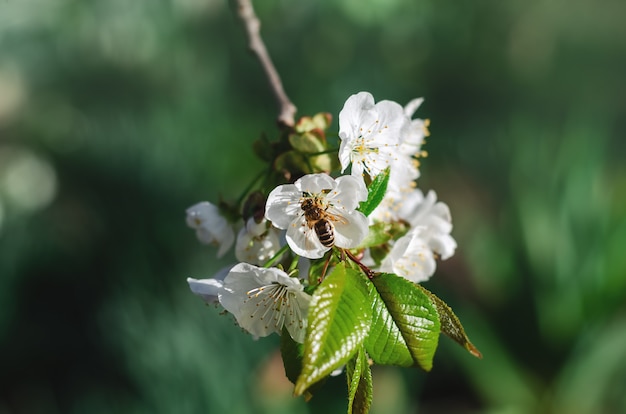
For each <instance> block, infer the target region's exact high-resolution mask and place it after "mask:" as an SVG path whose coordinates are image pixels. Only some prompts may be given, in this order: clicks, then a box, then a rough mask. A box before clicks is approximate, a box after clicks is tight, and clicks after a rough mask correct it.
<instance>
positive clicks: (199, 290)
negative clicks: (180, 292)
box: [187, 265, 233, 304]
mask: <svg viewBox="0 0 626 414" xmlns="http://www.w3.org/2000/svg"><path fill="white" fill-rule="evenodd" d="M232 267H233V266H232V265H230V266H226V267H224V268H222V269H220V271H218V272H217V273H216V274H215V276H213V278H211V279H194V278H191V277H188V278H187V283H188V284H189V289H191V292H192V293H194V294H196V295H198V296H200V297H201V298H202V299H204V301H205V302H206V303H214V304H217V303H218V302H219V299H218V296H219V294H220V293H221V291H222V290H223V289H224V278H225V277H226V275H227V274H228V272H229V271H230V269H231V268H232Z"/></svg>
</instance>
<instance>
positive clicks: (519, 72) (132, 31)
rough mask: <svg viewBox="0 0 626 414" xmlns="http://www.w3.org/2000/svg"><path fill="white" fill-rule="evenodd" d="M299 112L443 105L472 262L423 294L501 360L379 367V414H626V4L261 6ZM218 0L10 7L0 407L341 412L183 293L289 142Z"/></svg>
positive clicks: (459, 264)
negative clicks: (263, 155) (224, 215)
mask: <svg viewBox="0 0 626 414" xmlns="http://www.w3.org/2000/svg"><path fill="white" fill-rule="evenodd" d="M256 8H257V11H258V14H259V16H260V17H261V19H262V21H263V35H264V38H265V41H266V43H267V45H268V48H269V50H270V53H271V54H272V56H273V58H274V60H275V63H276V65H277V67H278V70H279V71H280V73H281V75H282V77H283V80H284V83H285V87H286V90H287V93H288V94H289V96H290V97H291V98H292V100H293V101H294V103H295V104H296V105H297V106H298V108H299V114H301V115H311V114H314V113H316V112H320V111H328V112H332V113H333V114H334V115H335V124H334V127H333V129H334V130H335V131H336V116H337V114H338V112H339V110H340V109H341V106H342V105H343V102H344V100H345V99H346V98H347V97H348V96H349V95H350V94H352V93H355V92H358V91H361V90H366V91H369V92H372V93H373V95H374V96H375V97H376V99H392V100H395V101H398V102H400V103H406V102H408V101H409V100H410V99H412V98H414V97H417V96H424V97H425V98H426V101H425V103H424V105H423V106H422V108H420V110H419V112H418V113H417V115H418V116H419V117H423V118H430V119H431V121H432V124H431V128H430V129H431V133H432V135H431V137H430V138H429V139H428V141H427V146H426V149H427V150H428V152H429V153H430V155H429V157H428V158H426V159H425V160H424V161H423V163H422V177H421V178H420V180H419V183H418V184H419V186H420V187H421V188H422V189H424V190H428V189H431V188H432V189H434V190H436V191H437V193H438V195H439V198H440V199H441V200H443V201H445V202H446V203H448V205H449V206H450V208H451V211H452V215H453V222H454V225H455V228H454V230H453V235H454V237H455V238H456V239H457V241H458V244H459V248H458V250H457V253H456V255H455V256H454V257H453V258H452V259H450V260H448V261H446V262H442V263H440V266H439V268H438V271H437V273H436V275H435V277H433V279H431V281H429V282H427V283H426V284H425V285H426V287H427V288H429V289H430V290H432V291H434V292H435V293H437V294H438V295H439V296H440V297H442V298H443V299H444V300H446V301H447V302H448V303H449V304H450V305H452V307H453V308H454V309H455V311H456V312H457V314H458V315H459V316H460V317H461V320H462V321H463V322H464V324H465V327H466V330H467V332H468V334H469V335H470V338H471V339H472V341H473V342H474V344H476V346H478V348H479V349H480V350H481V351H482V352H483V354H484V359H483V360H477V359H475V358H473V357H472V356H470V355H469V354H467V353H466V352H465V351H464V350H463V349H461V348H460V347H458V346H457V345H456V344H454V343H453V342H452V341H450V340H448V339H447V338H442V340H441V346H440V348H439V350H438V352H437V355H436V357H435V366H434V368H433V371H432V372H430V373H428V374H426V373H424V372H421V371H418V370H406V369H400V368H389V367H374V407H373V409H372V413H379V414H380V413H417V412H419V413H618V412H626V393H625V392H624V390H626V252H625V249H626V221H625V219H624V218H625V217H626V163H624V161H623V158H624V155H625V154H626V153H625V150H626V145H624V142H623V140H624V138H626V136H625V132H626V78H625V76H626V25H624V24H623V20H624V16H626V2H624V1H620V0H599V1H597V0H568V1H565V0H556V1H548V0H530V1H520V0H517V1H507V2H503V1H496V0H477V1H471V2H470V1H458V0H438V1H435V0H421V1H413V0H338V1H329V0H328V1H302V0H301V1H286V0H263V1H257V4H256ZM275 116H276V111H275V107H274V101H273V98H272V96H271V93H270V91H269V88H268V86H267V83H266V80H265V78H264V76H263V75H262V72H261V71H260V68H259V65H258V63H257V62H256V60H254V59H253V58H252V57H251V55H249V54H248V53H247V50H246V47H245V41H244V36H243V30H242V27H241V26H240V25H239V22H238V21H237V20H236V19H235V18H234V17H233V13H232V10H230V7H229V5H228V3H227V2H226V1H224V0H219V1H218V0H141V1H139V0H136V1H132V2H131V1H122V0H83V1H78V0H1V1H0V413H2V414H5V413H110V412H120V413H308V412H311V413H317V412H324V413H336V412H344V410H345V408H344V407H345V405H346V403H345V380H344V379H343V377H338V378H336V379H333V380H331V381H330V382H329V383H328V384H327V385H326V388H325V390H324V391H325V392H324V393H322V394H320V395H318V396H316V397H315V398H313V400H312V401H311V402H310V403H308V404H307V403H304V402H303V401H302V400H301V399H293V398H292V397H291V390H292V388H291V387H290V385H289V384H286V383H285V379H284V375H283V371H282V366H281V363H280V360H279V359H278V358H277V355H276V348H277V344H278V337H277V336H273V337H270V338H265V339H262V340H259V341H257V342H255V341H253V340H252V339H251V338H250V337H249V336H247V335H245V334H243V333H242V332H240V330H239V329H237V328H236V327H235V326H234V324H233V322H232V320H231V319H230V318H229V317H225V316H221V315H220V314H219V313H220V310H219V309H214V308H213V307H210V306H209V307H207V306H205V305H204V304H203V303H202V301H201V300H199V299H198V298H197V297H195V296H193V295H192V294H191V293H189V291H188V287H187V284H186V282H185V279H186V278H187V277H188V276H192V277H196V278H203V277H210V276H212V275H213V274H214V273H215V272H216V271H217V270H218V269H219V268H221V267H222V266H224V265H226V264H228V263H231V262H233V261H234V258H233V257H232V256H230V257H227V258H225V259H223V260H216V259H215V253H216V250H215V249H213V248H210V247H206V246H202V245H200V244H199V243H197V241H196V240H195V236H194V234H193V231H192V230H190V229H188V228H186V226H185V223H184V217H185V215H184V211H185V208H187V207H188V206H190V205H192V204H194V203H196V202H197V201H201V200H211V201H217V200H219V199H220V197H223V198H224V199H227V200H234V199H236V197H238V195H239V193H240V192H241V191H242V190H243V189H244V187H245V186H246V184H247V182H248V181H249V180H250V178H251V177H252V176H253V175H254V174H257V173H258V171H260V169H261V168H262V164H261V162H260V161H258V160H257V159H256V158H255V157H254V155H253V153H252V149H251V143H252V142H253V141H254V140H255V139H257V138H258V137H259V136H260V134H261V133H266V134H267V135H268V136H270V137H272V136H275V135H276V132H277V131H276V129H275V124H274V119H275Z"/></svg>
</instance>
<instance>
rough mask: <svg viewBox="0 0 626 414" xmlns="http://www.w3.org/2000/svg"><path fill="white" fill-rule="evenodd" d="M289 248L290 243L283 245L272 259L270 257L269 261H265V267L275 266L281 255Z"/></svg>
mask: <svg viewBox="0 0 626 414" xmlns="http://www.w3.org/2000/svg"><path fill="white" fill-rule="evenodd" d="M287 249H289V245H288V244H286V245H284V246H283V247H281V248H280V250H279V251H278V252H276V254H275V255H274V256H272V258H271V259H269V260H268V261H267V262H265V264H264V265H263V267H264V268H266V269H267V268H268V267H271V266H273V265H274V263H276V262H277V261H278V259H279V258H280V256H282V255H283V253H285V252H286V251H287Z"/></svg>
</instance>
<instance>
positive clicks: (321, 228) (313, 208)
mask: <svg viewBox="0 0 626 414" xmlns="http://www.w3.org/2000/svg"><path fill="white" fill-rule="evenodd" d="M303 196H304V197H305V199H304V200H302V203H301V204H300V208H302V211H304V219H305V220H306V224H307V226H308V227H309V229H313V230H314V231H315V235H316V236H317V239H318V240H319V241H320V243H322V246H324V247H328V248H330V247H333V246H334V245H335V227H334V225H333V223H332V222H333V221H337V222H345V220H343V219H342V218H341V217H337V216H334V215H332V214H330V213H328V212H327V211H326V210H328V206H326V207H324V206H322V203H321V202H320V200H319V199H318V198H317V197H310V196H309V194H307V193H305V194H303Z"/></svg>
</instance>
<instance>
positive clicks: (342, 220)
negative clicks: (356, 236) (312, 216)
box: [326, 213, 348, 224]
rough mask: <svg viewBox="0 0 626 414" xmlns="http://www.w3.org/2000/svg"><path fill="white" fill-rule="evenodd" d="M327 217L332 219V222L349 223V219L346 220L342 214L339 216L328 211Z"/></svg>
mask: <svg viewBox="0 0 626 414" xmlns="http://www.w3.org/2000/svg"><path fill="white" fill-rule="evenodd" d="M326 218H327V219H328V220H329V221H330V222H335V223H340V224H348V220H346V219H345V218H343V217H342V216H338V215H336V214H330V213H326Z"/></svg>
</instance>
